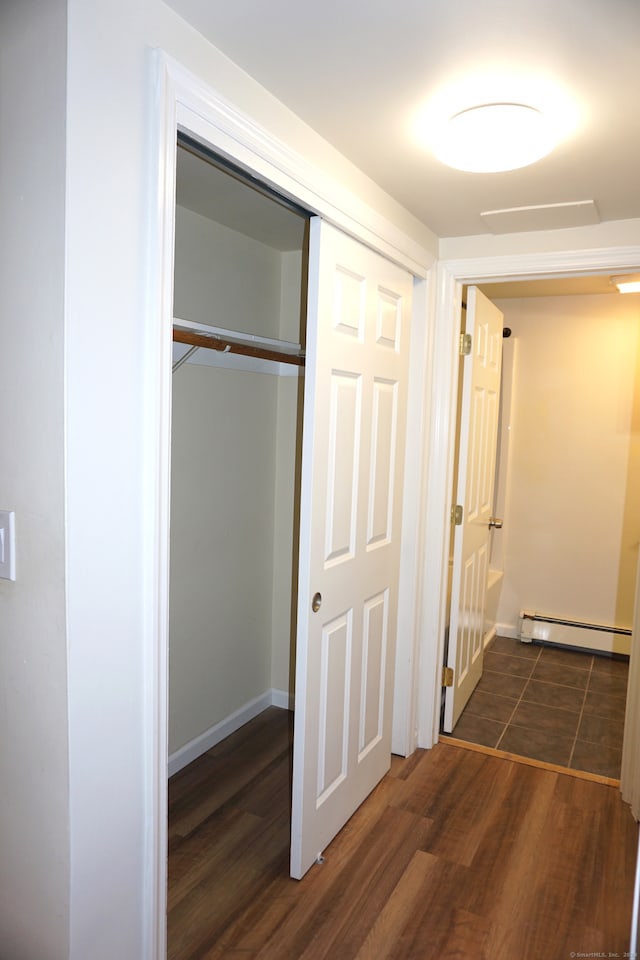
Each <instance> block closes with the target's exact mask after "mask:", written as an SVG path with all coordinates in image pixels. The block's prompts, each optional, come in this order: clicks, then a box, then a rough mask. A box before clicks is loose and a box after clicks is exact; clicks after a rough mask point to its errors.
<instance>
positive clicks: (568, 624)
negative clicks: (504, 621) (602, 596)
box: [519, 610, 631, 656]
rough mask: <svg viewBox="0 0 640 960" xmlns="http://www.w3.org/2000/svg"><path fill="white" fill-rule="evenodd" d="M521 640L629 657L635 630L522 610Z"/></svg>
mask: <svg viewBox="0 0 640 960" xmlns="http://www.w3.org/2000/svg"><path fill="white" fill-rule="evenodd" d="M519 639H520V640H521V641H522V643H531V642H532V641H533V640H537V641H539V642H541V643H553V644H557V645H558V646H563V647H576V648H578V649H581V650H597V651H598V652H600V653H619V654H623V655H625V656H628V655H629V653H630V651H631V630H628V629H626V628H625V627H611V626H607V625H605V624H601V623H584V622H581V621H579V620H564V619H562V618H561V617H550V616H546V615H545V614H543V613H538V612H536V611H534V610H521V611H520V623H519Z"/></svg>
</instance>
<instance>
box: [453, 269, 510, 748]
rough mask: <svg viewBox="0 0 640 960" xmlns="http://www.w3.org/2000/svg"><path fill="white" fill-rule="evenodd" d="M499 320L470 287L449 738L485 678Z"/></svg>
mask: <svg viewBox="0 0 640 960" xmlns="http://www.w3.org/2000/svg"><path fill="white" fill-rule="evenodd" d="M502 324H503V316H502V314H501V313H500V311H499V310H498V308H497V307H496V306H495V305H494V304H493V303H491V301H490V300H488V299H487V297H485V296H484V294H482V293H481V292H480V291H479V290H477V289H476V288H475V287H469V290H468V293H467V322H466V332H467V333H468V334H470V335H471V340H472V345H471V353H470V355H469V356H468V357H466V358H465V361H464V364H465V365H464V372H463V389H462V400H461V403H462V411H461V423H460V439H459V457H458V484H457V503H458V504H459V505H460V506H462V509H463V520H462V524H461V525H460V526H457V527H456V528H455V533H454V548H453V579H452V583H451V615H450V620H449V650H448V658H447V664H448V666H450V667H452V668H453V687H449V688H448V689H447V692H446V697H445V713H444V729H445V731H446V732H447V733H451V732H452V731H453V728H454V726H455V724H456V723H457V721H458V718H459V716H460V714H461V713H462V711H463V709H464V706H465V704H466V702H467V700H468V699H469V697H470V696H471V694H472V693H473V690H474V687H475V686H476V684H477V683H478V680H479V679H480V677H481V675H482V653H483V646H482V641H483V636H484V613H485V605H486V595H487V575H488V572H489V545H490V537H489V533H490V530H489V520H490V518H491V513H492V509H493V488H494V480H495V470H496V447H497V439H498V412H499V406H500V373H501V369H502Z"/></svg>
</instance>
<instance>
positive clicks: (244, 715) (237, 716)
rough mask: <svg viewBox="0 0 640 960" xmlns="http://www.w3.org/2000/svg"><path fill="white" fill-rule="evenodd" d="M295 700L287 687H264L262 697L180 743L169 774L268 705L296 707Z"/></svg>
mask: <svg viewBox="0 0 640 960" xmlns="http://www.w3.org/2000/svg"><path fill="white" fill-rule="evenodd" d="M293 703H294V695H293V694H291V693H288V692H287V691H286V690H274V689H271V690H265V692H264V693H261V694H260V696H259V697H255V698H254V699H253V700H249V702H248V703H245V704H244V705H243V706H242V707H239V708H238V709H237V710H234V711H233V713H230V714H229V716H228V717H225V718H224V720H221V721H220V722H219V723H216V724H214V725H213V726H212V727H209V729H208V730H205V731H204V733H201V734H200V735H199V736H197V737H194V738H193V740H189V742H188V743H185V745H184V746H183V747H180V748H179V749H178V750H176V751H175V752H174V753H172V754H171V755H170V757H169V762H168V773H169V776H170V777H172V776H173V775H174V773H177V772H178V771H179V770H182V768H183V767H186V766H187V765H188V764H190V763H192V762H193V761H194V760H197V758H198V757H200V756H202V754H203V753H206V752H207V750H210V749H211V747H215V745H216V743H220V741H221V740H224V739H225V737H228V736H230V734H232V733H235V732H236V730H239V729H240V727H243V726H244V725H245V723H249V721H250V720H253V718H254V717H257V716H258V714H259V713H262V711H263V710H266V709H267V707H282V708H283V709H285V710H293Z"/></svg>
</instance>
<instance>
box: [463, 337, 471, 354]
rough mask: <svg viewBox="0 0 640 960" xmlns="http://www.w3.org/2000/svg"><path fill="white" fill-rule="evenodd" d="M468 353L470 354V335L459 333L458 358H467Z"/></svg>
mask: <svg viewBox="0 0 640 960" xmlns="http://www.w3.org/2000/svg"><path fill="white" fill-rule="evenodd" d="M470 353H471V334H470V333H461V334H460V356H461V357H468V356H469V354H470Z"/></svg>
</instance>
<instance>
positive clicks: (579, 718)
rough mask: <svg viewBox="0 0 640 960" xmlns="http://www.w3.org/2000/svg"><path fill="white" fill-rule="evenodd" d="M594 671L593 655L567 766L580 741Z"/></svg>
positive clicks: (569, 764)
mask: <svg viewBox="0 0 640 960" xmlns="http://www.w3.org/2000/svg"><path fill="white" fill-rule="evenodd" d="M592 672H593V656H592V657H591V666H590V667H589V676H588V677H587V685H586V687H585V688H584V696H583V698H582V707H581V708H580V716H579V717H578V725H577V727H576V735H575V737H574V738H573V743H572V745H571V752H570V753H569V759H568V761H567V767H571V762H572V760H573V755H574V753H575V752H576V744H577V742H578V734H579V733H580V724H581V723H582V718H583V716H584V708H585V707H586V705H587V692H588V690H589V684H590V682H591V674H592Z"/></svg>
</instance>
